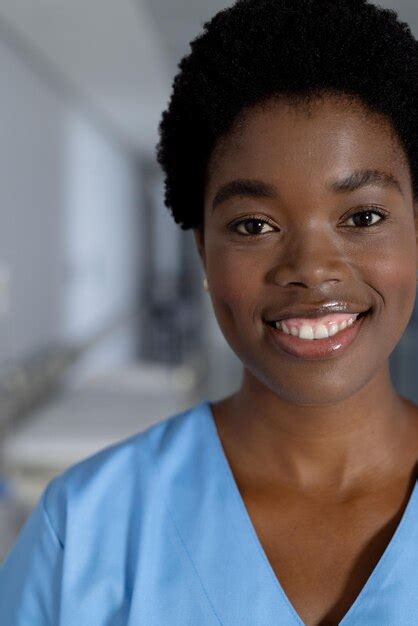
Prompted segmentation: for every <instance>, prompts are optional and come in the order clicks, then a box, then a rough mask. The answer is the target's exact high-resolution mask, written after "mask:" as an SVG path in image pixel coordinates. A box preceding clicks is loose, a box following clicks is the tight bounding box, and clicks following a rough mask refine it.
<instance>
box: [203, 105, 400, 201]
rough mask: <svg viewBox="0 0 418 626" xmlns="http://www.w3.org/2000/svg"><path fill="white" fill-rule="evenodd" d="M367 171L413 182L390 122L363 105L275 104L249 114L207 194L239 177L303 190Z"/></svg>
mask: <svg viewBox="0 0 418 626" xmlns="http://www.w3.org/2000/svg"><path fill="white" fill-rule="evenodd" d="M362 168H369V169H382V170H386V171H388V172H392V173H394V174H396V175H397V176H398V177H399V178H400V179H403V180H401V181H400V182H401V184H402V183H403V185H405V187H406V188H407V186H408V185H410V184H411V181H410V178H409V166H408V162H407V158H406V155H405V152H404V150H403V148H402V146H401V144H400V141H399V139H398V136H397V134H396V133H395V131H394V129H393V127H392V125H391V124H390V122H389V121H388V120H387V119H386V118H384V117H383V116H381V115H378V114H377V113H374V112H371V111H369V110H368V109H367V108H366V107H364V106H363V105H362V104H361V103H360V102H358V101H356V100H353V99H349V98H345V97H343V96H339V97H326V98H322V99H318V100H315V101H313V102H311V103H310V104H309V105H306V104H295V103H292V102H291V101H284V100H277V101H270V102H268V103H266V104H264V105H257V106H255V107H252V108H250V109H248V110H247V111H244V112H243V113H242V114H241V115H240V116H239V117H238V118H237V120H236V122H235V124H234V126H233V127H232V128H231V130H230V131H229V133H228V134H227V135H226V136H225V137H223V138H222V139H221V140H220V141H219V142H218V144H217V145H216V146H215V149H214V151H213V153H212V156H211V159H210V162H209V164H208V177H207V185H206V191H207V193H209V194H210V193H211V192H214V191H215V187H216V186H218V185H219V184H222V183H225V182H227V181H228V180H232V179H234V178H260V179H262V180H269V181H270V182H275V181H277V182H278V184H280V186H281V188H282V189H283V186H284V185H286V184H289V183H290V184H291V185H292V188H295V185H297V186H298V188H300V189H302V188H303V186H306V185H308V186H309V189H310V190H312V186H315V185H316V186H318V189H319V188H320V187H321V186H323V185H324V182H325V181H328V180H330V179H332V178H333V177H335V178H338V177H339V176H340V175H342V174H345V173H349V172H350V171H353V170H356V169H362Z"/></svg>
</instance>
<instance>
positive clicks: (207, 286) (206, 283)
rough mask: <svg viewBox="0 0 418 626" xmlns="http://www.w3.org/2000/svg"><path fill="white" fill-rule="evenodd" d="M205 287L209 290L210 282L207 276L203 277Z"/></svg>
mask: <svg viewBox="0 0 418 626" xmlns="http://www.w3.org/2000/svg"><path fill="white" fill-rule="evenodd" d="M203 289H204V290H205V291H209V283H208V279H207V278H206V276H205V277H204V279H203Z"/></svg>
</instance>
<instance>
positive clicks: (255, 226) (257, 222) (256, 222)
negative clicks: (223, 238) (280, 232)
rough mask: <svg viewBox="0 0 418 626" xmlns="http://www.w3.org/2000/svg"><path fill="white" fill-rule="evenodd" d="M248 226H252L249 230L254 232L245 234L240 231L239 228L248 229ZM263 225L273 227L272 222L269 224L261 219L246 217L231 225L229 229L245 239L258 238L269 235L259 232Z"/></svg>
mask: <svg viewBox="0 0 418 626" xmlns="http://www.w3.org/2000/svg"><path fill="white" fill-rule="evenodd" d="M247 224H250V225H252V226H250V228H249V230H250V231H251V230H252V231H253V232H247V233H245V232H243V231H242V230H241V231H240V230H239V229H238V227H239V226H243V228H247ZM263 225H267V226H271V224H270V222H268V221H267V220H264V219H261V218H259V217H246V218H245V219H243V220H238V221H237V222H234V223H233V224H231V226H229V228H230V230H232V231H233V232H236V233H238V234H240V235H243V236H244V237H257V236H260V235H265V234H267V233H266V232H259V229H260V228H262V227H263ZM254 231H255V232H254ZM267 232H271V231H267Z"/></svg>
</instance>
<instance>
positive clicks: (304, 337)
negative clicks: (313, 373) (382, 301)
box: [264, 309, 371, 359]
mask: <svg viewBox="0 0 418 626" xmlns="http://www.w3.org/2000/svg"><path fill="white" fill-rule="evenodd" d="M370 312H371V309H369V310H368V311H365V312H364V313H361V314H360V315H358V316H356V317H355V316H352V317H351V320H344V321H343V323H341V324H339V325H337V324H334V325H333V326H332V330H331V332H332V333H333V334H331V336H323V337H321V333H320V332H319V333H318V332H317V329H318V327H314V328H312V327H311V326H309V325H306V327H303V328H301V329H299V330H298V332H297V334H296V332H294V334H291V332H290V330H291V329H290V325H289V326H286V324H285V322H284V326H282V325H281V324H278V328H276V327H275V325H274V324H270V323H267V322H264V323H265V326H267V328H268V336H269V337H270V338H271V340H272V343H273V345H274V346H275V347H276V348H277V347H278V348H279V349H280V350H282V351H284V352H286V353H287V354H291V355H292V356H296V357H299V358H303V359H325V358H330V357H336V356H338V355H340V354H342V353H343V352H345V350H346V349H347V348H348V347H349V346H350V345H351V344H352V343H353V342H354V340H355V339H356V337H357V335H358V334H359V332H360V329H361V327H362V325H363V323H364V320H365V319H366V318H367V317H368V316H369V313H370ZM345 317H346V318H350V316H349V315H347V316H345ZM344 322H345V323H344ZM322 328H324V327H322ZM328 331H329V329H328ZM323 333H324V335H325V334H326V333H325V331H323ZM316 337H318V338H316Z"/></svg>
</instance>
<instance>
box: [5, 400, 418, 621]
mask: <svg viewBox="0 0 418 626" xmlns="http://www.w3.org/2000/svg"><path fill="white" fill-rule="evenodd" d="M417 615H418V489H417V483H415V486H414V489H413V492H412V495H411V497H410V499H409V502H408V505H407V507H406V509H405V511H404V513H403V516H402V519H401V521H400V523H399V525H398V527H397V530H396V532H395V534H394V535H393V537H392V539H391V541H390V543H389V545H388V546H387V548H386V550H385V552H384V554H383V555H382V557H381V559H380V561H379V562H378V564H377V566H376V567H375V569H374V571H373V573H372V574H371V576H370V578H369V579H368V581H367V583H366V584H365V586H364V587H363V589H362V591H361V593H360V595H359V596H358V597H357V599H356V600H355V602H354V604H353V605H352V606H351V608H350V610H349V611H348V612H347V613H346V615H345V616H344V618H343V620H342V621H341V622H340V624H341V625H344V626H359V625H361V626H372V625H373V626H417V624H418V617H417ZM0 624H1V626H219V624H222V625H223V626H273V625H277V626H296V625H299V626H301V625H302V624H303V622H302V620H301V619H300V618H299V616H298V615H297V613H296V611H295V610H294V608H293V607H292V605H291V603H290V602H289V600H288V598H287V597H286V595H285V593H284V591H283V589H282V587H281V585H280V583H279V582H278V580H277V578H276V576H275V574H274V571H273V569H272V567H271V566H270V563H269V561H268V560H267V557H266V555H265V553H264V551H263V548H262V546H261V544H260V542H259V540H258V538H257V535H256V533H255V530H254V527H253V525H252V522H251V520H250V518H249V515H248V513H247V510H246V508H245V505H244V502H243V500H242V498H241V495H240V492H239V490H238V487H237V484H236V482H235V479H234V477H233V474H232V472H231V469H230V466H229V464H228V461H227V458H226V456H225V454H224V451H223V448H222V444H221V441H220V439H219V436H218V433H217V430H216V424H215V421H214V419H213V414H212V411H211V406H210V403H209V401H208V400H204V401H202V402H200V403H199V404H196V405H194V406H193V407H191V408H189V409H188V410H186V411H184V412H182V413H177V414H176V415H172V416H170V417H168V418H166V419H164V420H163V421H161V422H159V423H158V424H156V425H153V426H151V427H150V428H148V429H147V430H146V431H143V432H141V433H138V434H136V435H134V436H132V437H129V438H128V439H125V440H123V441H121V442H118V443H117V444H114V445H113V446H110V447H108V448H105V449H103V450H101V451H100V452H98V453H97V454H95V455H93V456H91V457H89V458H87V459H85V460H83V461H81V462H79V463H77V464H75V465H73V466H71V467H70V468H69V469H68V470H66V471H65V472H63V473H62V474H60V475H59V476H58V477H56V478H54V479H53V480H52V481H51V482H50V483H49V484H48V485H47V487H46V489H45V491H44V492H43V494H42V496H41V497H40V499H39V501H38V503H37V506H36V507H35V508H34V509H33V511H32V513H31V515H30V516H29V518H28V519H27V521H26V523H25V525H24V526H23V528H22V529H21V531H20V534H19V536H18V538H17V541H16V542H15V544H14V546H13V548H12V550H11V551H10V553H9V555H8V557H7V559H6V560H5V562H4V563H3V565H2V567H1V569H0Z"/></svg>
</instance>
